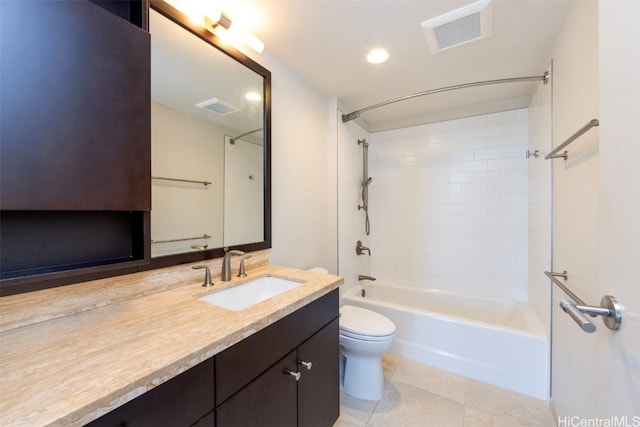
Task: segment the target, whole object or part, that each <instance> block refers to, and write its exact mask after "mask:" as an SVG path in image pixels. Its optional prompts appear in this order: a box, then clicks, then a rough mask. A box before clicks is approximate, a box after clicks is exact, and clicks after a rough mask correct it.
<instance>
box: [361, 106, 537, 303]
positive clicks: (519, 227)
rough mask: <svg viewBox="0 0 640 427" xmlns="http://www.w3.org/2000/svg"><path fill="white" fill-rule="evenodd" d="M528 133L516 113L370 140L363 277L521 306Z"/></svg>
mask: <svg viewBox="0 0 640 427" xmlns="http://www.w3.org/2000/svg"><path fill="white" fill-rule="evenodd" d="M527 125H528V112H527V111H526V110H524V111H523V110H516V111H507V112H503V113H496V114H490V115H486V116H477V117H471V118H466V119H458V120H452V121H449V122H442V123H435V124H430V125H424V126H416V127H413V128H410V129H399V130H392V131H385V132H380V133H376V134H372V135H371V136H370V142H371V145H370V155H371V157H370V159H371V163H370V166H369V172H370V175H371V176H372V177H373V184H372V187H371V191H370V207H371V217H372V220H371V223H372V232H371V236H369V242H370V244H371V248H372V256H371V273H372V274H373V275H374V276H376V277H379V278H384V279H388V280H392V281H404V282H405V283H406V284H413V285H415V286H423V287H436V288H444V289H449V290H453V291H459V292H470V293H473V294H477V295H484V296H491V297H499V298H518V299H526V298H527V254H526V252H527V227H528V216H527V212H528V211H527V191H528V184H527V179H528V178H527V168H528V164H527V163H526V162H524V161H522V160H521V159H522V158H524V152H525V151H526V144H527V141H528V126H527ZM403 156H404V157H403ZM357 162H358V163H357V165H358V166H354V167H356V168H359V167H360V166H359V164H360V162H361V160H357ZM354 197H355V199H356V200H357V198H358V197H359V193H358V194H356V195H355V196H354ZM514 277H517V278H518V279H517V282H515V283H514V279H513V278H514Z"/></svg>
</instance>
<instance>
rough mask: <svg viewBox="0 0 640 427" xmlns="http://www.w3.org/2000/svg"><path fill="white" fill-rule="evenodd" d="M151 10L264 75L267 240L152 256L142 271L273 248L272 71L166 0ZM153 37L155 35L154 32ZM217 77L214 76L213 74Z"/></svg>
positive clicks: (155, 1) (156, 0) (154, 1)
mask: <svg viewBox="0 0 640 427" xmlns="http://www.w3.org/2000/svg"><path fill="white" fill-rule="evenodd" d="M149 4H150V7H151V9H153V10H155V11H156V12H158V13H160V14H161V15H163V16H165V17H166V18H168V19H170V20H171V21H173V22H175V23H176V24H177V25H179V26H180V27H182V28H184V29H185V30H186V31H189V32H190V33H192V34H194V35H195V36H197V37H199V38H200V39H202V40H204V41H205V42H207V43H209V44H210V45H211V47H212V48H214V49H218V50H219V51H220V52H222V53H224V54H225V55H227V56H229V57H230V58H231V59H233V60H236V61H238V62H239V63H241V64H242V65H244V66H245V67H247V68H248V69H250V70H252V71H254V72H255V73H257V74H259V75H260V76H262V78H263V81H264V87H263V91H264V93H263V99H264V110H263V111H264V118H263V122H264V157H263V170H264V189H263V191H264V193H263V200H264V240H263V241H261V242H254V243H247V244H241V245H234V246H232V247H222V248H212V249H208V250H205V251H197V252H188V253H181V254H175V255H166V256H162V257H157V258H152V259H151V262H150V263H149V264H147V265H144V266H141V267H140V269H141V270H151V269H156V268H162V267H168V266H172V265H178V264H185V263H189V262H197V261H204V260H207V259H212V258H219V257H222V256H224V254H225V252H227V251H228V250H230V249H237V250H241V251H244V252H251V251H258V250H262V249H269V248H271V72H270V71H269V70H267V69H266V68H264V67H263V66H261V65H260V64H258V63H257V62H255V61H254V60H253V59H251V58H249V57H248V56H246V55H245V54H244V53H242V52H240V51H239V50H237V49H234V48H233V47H231V46H227V45H224V44H223V43H222V41H221V40H220V39H219V38H218V37H216V36H215V35H214V34H212V33H211V32H209V31H208V30H206V29H205V28H203V27H199V26H196V25H193V24H192V23H191V20H190V19H189V18H188V17H187V16H186V15H184V14H183V13H181V12H180V11H179V10H177V9H175V8H174V7H172V6H171V5H169V4H168V3H166V2H164V1H163V0H150V1H149ZM151 36H152V37H153V34H152V35H151ZM212 78H215V76H212Z"/></svg>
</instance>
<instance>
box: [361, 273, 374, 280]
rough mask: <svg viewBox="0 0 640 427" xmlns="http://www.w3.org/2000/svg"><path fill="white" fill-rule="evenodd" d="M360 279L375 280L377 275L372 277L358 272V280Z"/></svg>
mask: <svg viewBox="0 0 640 427" xmlns="http://www.w3.org/2000/svg"><path fill="white" fill-rule="evenodd" d="M360 280H371V281H374V280H376V278H375V277H371V276H364V275H362V274H358V281H360Z"/></svg>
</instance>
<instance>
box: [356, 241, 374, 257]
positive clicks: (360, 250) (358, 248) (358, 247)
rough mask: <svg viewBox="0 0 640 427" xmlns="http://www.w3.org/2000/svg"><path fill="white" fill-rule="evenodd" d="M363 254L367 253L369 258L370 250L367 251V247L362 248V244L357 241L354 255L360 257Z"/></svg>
mask: <svg viewBox="0 0 640 427" xmlns="http://www.w3.org/2000/svg"><path fill="white" fill-rule="evenodd" d="M365 252H367V253H368V254H369V256H371V249H369V248H368V247H366V246H364V245H363V244H362V242H361V241H360V240H358V242H357V243H356V254H357V255H362V254H364V253H365Z"/></svg>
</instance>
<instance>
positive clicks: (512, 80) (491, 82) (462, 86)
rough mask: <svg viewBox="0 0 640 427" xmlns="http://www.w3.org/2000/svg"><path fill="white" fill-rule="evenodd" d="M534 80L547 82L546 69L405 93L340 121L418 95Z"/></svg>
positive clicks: (345, 120) (344, 117)
mask: <svg viewBox="0 0 640 427" xmlns="http://www.w3.org/2000/svg"><path fill="white" fill-rule="evenodd" d="M536 80H542V81H543V82H544V83H545V84H547V82H548V81H549V72H548V71H547V72H545V73H544V74H543V75H542V76H531V77H512V78H508V79H496V80H485V81H481V82H472V83H463V84H459V85H453V86H447V87H441V88H438V89H431V90H427V91H424V92H418V93H414V94H412V95H405V96H401V97H399V98H393V99H390V100H388V101H383V102H379V103H377V104H374V105H371V106H369V107H365V108H362V109H360V110H357V111H354V112H352V113H349V114H343V115H342V122H343V123H347V122H350V121H351V120H355V119H357V118H358V117H360V114H361V113H364V112H367V111H369V110H373V109H374V108H379V107H384V106H385V105H389V104H393V103H396V102H400V101H404V100H407V99H413V98H417V97H419V96H424V95H432V94H434V93H440V92H448V91H450V90H457V89H465V88H468V87H476V86H487V85H495V84H499V83H516V82H527V81H536Z"/></svg>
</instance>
